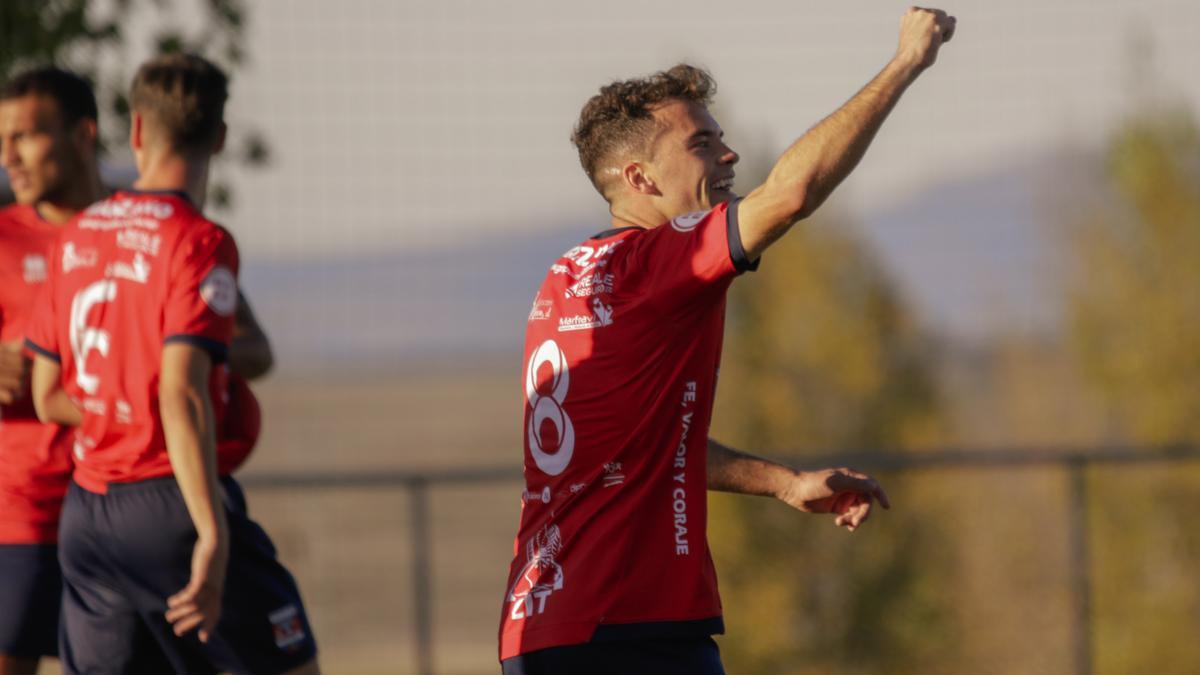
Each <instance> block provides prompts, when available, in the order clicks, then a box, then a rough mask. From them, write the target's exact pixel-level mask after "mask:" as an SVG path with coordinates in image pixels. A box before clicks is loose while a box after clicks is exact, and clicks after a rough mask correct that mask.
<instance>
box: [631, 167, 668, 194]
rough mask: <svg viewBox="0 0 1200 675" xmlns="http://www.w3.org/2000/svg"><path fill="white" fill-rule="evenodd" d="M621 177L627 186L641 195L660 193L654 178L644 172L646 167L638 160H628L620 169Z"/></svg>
mask: <svg viewBox="0 0 1200 675" xmlns="http://www.w3.org/2000/svg"><path fill="white" fill-rule="evenodd" d="M621 179H622V180H624V181H625V184H626V185H627V186H629V189H631V190H633V191H634V192H636V193H638V194H642V195H653V196H659V195H661V194H662V193H661V192H659V191H658V185H656V184H655V183H654V179H653V178H651V177H650V175H649V174H647V173H646V168H645V167H643V166H642V165H641V164H639V163H638V162H630V163H628V164H626V165H625V166H624V167H622V169H621Z"/></svg>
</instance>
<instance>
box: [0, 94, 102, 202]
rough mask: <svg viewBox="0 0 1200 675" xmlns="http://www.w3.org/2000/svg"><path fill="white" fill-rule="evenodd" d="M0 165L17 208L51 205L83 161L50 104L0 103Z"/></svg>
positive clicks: (38, 99)
mask: <svg viewBox="0 0 1200 675" xmlns="http://www.w3.org/2000/svg"><path fill="white" fill-rule="evenodd" d="M0 166H3V167H4V170H5V172H7V173H8V182H9V185H10V187H11V188H12V191H13V195H15V196H16V198H17V202H18V203H20V204H36V203H38V202H41V201H51V202H52V201H54V200H55V199H56V198H58V197H61V196H62V195H63V194H64V193H66V192H67V186H68V185H70V183H71V182H72V181H74V180H77V179H78V178H79V176H80V175H81V171H82V167H83V159H82V158H81V157H80V156H79V151H78V147H77V145H76V143H75V142H74V139H73V138H72V136H71V133H70V130H69V129H67V128H66V125H64V124H63V120H62V115H61V114H59V110H58V104H57V103H56V102H55V101H54V99H51V98H47V97H45V96H38V95H30V96H22V97H19V98H13V99H8V100H5V101H0Z"/></svg>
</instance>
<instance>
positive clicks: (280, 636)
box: [267, 605, 306, 649]
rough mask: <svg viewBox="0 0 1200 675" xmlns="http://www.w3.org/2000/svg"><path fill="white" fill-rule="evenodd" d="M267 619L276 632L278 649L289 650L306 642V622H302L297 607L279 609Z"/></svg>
mask: <svg viewBox="0 0 1200 675" xmlns="http://www.w3.org/2000/svg"><path fill="white" fill-rule="evenodd" d="M267 619H268V620H269V621H270V622H271V628H272V629H273V630H274V632H275V646H276V647H279V648H280V649H287V648H288V647H292V646H295V645H296V644H298V643H300V642H303V641H304V638H305V637H306V635H305V632H304V622H303V621H301V620H300V610H299V609H297V608H296V606H295V605H288V606H286V607H282V608H280V609H277V610H275V611H274V612H271V613H270V614H268V615H267Z"/></svg>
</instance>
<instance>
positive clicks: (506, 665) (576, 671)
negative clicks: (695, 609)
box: [500, 637, 725, 675]
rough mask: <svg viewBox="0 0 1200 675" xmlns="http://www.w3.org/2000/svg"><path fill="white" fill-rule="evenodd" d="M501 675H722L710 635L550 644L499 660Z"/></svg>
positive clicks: (723, 674) (723, 671)
mask: <svg viewBox="0 0 1200 675" xmlns="http://www.w3.org/2000/svg"><path fill="white" fill-rule="evenodd" d="M500 665H501V667H502V668H503V672H504V675H615V674H617V673H620V675H725V668H724V666H722V665H721V653H720V651H719V650H718V649H717V643H716V642H715V641H714V640H713V639H712V638H711V637H694V638H676V639H664V638H651V639H644V640H618V641H613V642H589V643H586V644H581V645H567V646H563V647H550V648H549V649H540V650H538V651H536V652H529V653H528V654H521V655H520V656H514V657H512V658H511V659H505V660H504V661H502V662H501V663H500Z"/></svg>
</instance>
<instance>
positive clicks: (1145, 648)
mask: <svg viewBox="0 0 1200 675" xmlns="http://www.w3.org/2000/svg"><path fill="white" fill-rule="evenodd" d="M1104 167H1105V171H1104V188H1105V189H1104V190H1103V193H1102V196H1101V197H1100V198H1098V199H1097V200H1096V203H1094V204H1093V205H1092V206H1091V207H1090V208H1087V209H1086V210H1085V212H1084V214H1083V215H1081V216H1080V217H1079V218H1078V219H1077V220H1076V222H1074V223H1073V225H1072V227H1071V228H1070V239H1069V241H1070V243H1071V248H1070V252H1071V257H1070V259H1071V260H1072V262H1073V264H1074V267H1073V270H1072V272H1073V277H1072V278H1071V283H1070V284H1069V295H1068V307H1069V317H1070V335H1071V339H1072V340H1073V343H1074V346H1075V349H1076V353H1077V355H1078V358H1079V361H1080V363H1081V368H1082V370H1083V372H1084V374H1085V375H1086V376H1087V377H1088V378H1089V380H1090V382H1091V383H1092V384H1093V385H1094V386H1095V388H1096V389H1097V390H1098V391H1099V392H1100V393H1101V394H1102V395H1103V397H1104V399H1105V401H1106V403H1107V406H1108V417H1109V420H1110V428H1111V430H1112V433H1113V435H1114V436H1115V437H1116V439H1117V440H1121V441H1126V442H1132V443H1136V444H1146V445H1164V444H1172V443H1193V444H1194V443H1197V442H1200V128H1198V125H1197V122H1196V118H1195V117H1194V115H1192V114H1190V113H1189V112H1188V111H1186V110H1182V109H1178V108H1176V109H1169V108H1167V109H1163V110H1161V111H1156V112H1146V113H1141V114H1139V115H1137V116H1135V117H1133V118H1132V119H1130V120H1129V121H1128V122H1127V123H1125V124H1124V125H1123V126H1122V127H1121V128H1120V129H1118V130H1117V132H1116V133H1115V134H1114V136H1113V138H1112V140H1111V142H1110V143H1109V146H1108V148H1107V153H1106V156H1105V164H1104ZM1093 476H1094V481H1093V491H1094V493H1095V494H1097V495H1103V497H1102V498H1097V499H1095V500H1093V504H1092V507H1093V513H1092V518H1093V524H1094V525H1093V526H1094V528H1095V540H1096V542H1097V544H1096V549H1097V551H1096V569H1095V570H1094V574H1095V579H1096V602H1095V605H1096V612H1095V615H1096V625H1095V631H1096V636H1097V637H1096V641H1095V643H1096V650H1097V657H1096V663H1097V672H1103V673H1114V674H1115V673H1132V672H1172V673H1185V672H1187V673H1194V672H1200V642H1197V641H1196V640H1195V636H1196V634H1197V630H1200V584H1198V583H1197V581H1196V567H1195V565H1196V561H1197V560H1200V528H1197V527H1196V525H1195V517H1194V513H1195V512H1196V510H1197V509H1200V467H1196V466H1195V465H1194V464H1182V465H1179V466H1171V467H1164V468H1161V469H1143V470H1139V471H1137V472H1133V471H1130V470H1128V469H1103V470H1097V471H1095V472H1094V473H1093Z"/></svg>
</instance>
